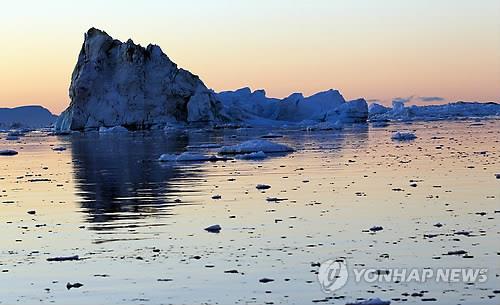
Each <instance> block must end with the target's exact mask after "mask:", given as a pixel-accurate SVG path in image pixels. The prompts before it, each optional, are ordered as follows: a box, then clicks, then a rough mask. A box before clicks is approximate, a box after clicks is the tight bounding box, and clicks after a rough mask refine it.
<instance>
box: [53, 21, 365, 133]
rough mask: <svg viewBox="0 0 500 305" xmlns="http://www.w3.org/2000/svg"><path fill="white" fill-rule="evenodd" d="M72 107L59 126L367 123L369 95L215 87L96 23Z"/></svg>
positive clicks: (75, 78) (74, 78)
mask: <svg viewBox="0 0 500 305" xmlns="http://www.w3.org/2000/svg"><path fill="white" fill-rule="evenodd" d="M69 97H70V99H71V102H70V105H69V106H68V108H67V109H66V110H65V111H63V113H61V115H60V116H59V118H58V119H57V121H56V123H55V130H56V132H67V131H70V130H76V131H85V130H98V129H99V128H101V127H105V128H110V127H115V126H122V127H124V128H126V129H128V130H130V131H134V130H142V129H161V128H166V129H165V131H171V128H169V126H180V125H182V124H198V125H200V123H201V124H203V126H209V127H210V126H212V127H214V126H222V128H228V127H231V126H242V125H248V126H285V125H286V126H288V124H289V123H290V122H292V123H298V122H301V121H304V120H308V121H314V122H316V123H318V122H337V121H341V122H346V123H356V122H366V120H367V118H368V106H367V103H366V101H365V100H364V99H358V100H354V101H346V100H345V99H344V97H343V96H342V95H341V94H340V92H339V91H338V90H333V89H330V90H327V91H323V92H319V93H316V94H313V95H311V96H308V97H305V96H304V95H303V94H302V93H293V94H291V95H290V96H288V97H286V98H283V99H277V98H270V97H267V96H266V92H265V91H264V90H256V91H253V92H252V91H251V90H250V89H249V88H242V89H239V90H236V91H224V92H220V93H216V92H214V91H213V90H211V89H208V88H207V87H206V86H205V84H204V83H203V82H202V81H201V80H200V78H199V77H198V76H196V75H194V74H192V73H191V72H189V71H187V70H184V69H181V68H178V67H177V65H176V64H175V63H174V62H173V61H171V60H170V58H168V56H167V55H166V54H164V53H163V51H162V50H161V49H160V47H159V46H157V45H152V44H150V45H148V46H147V47H142V46H140V45H138V44H135V43H134V42H133V41H132V40H131V39H129V40H127V41H126V42H121V41H119V40H116V39H113V38H112V37H111V36H109V35H108V34H107V33H106V32H104V31H101V30H98V29H95V28H91V29H89V30H88V31H87V33H86V34H85V36H84V42H83V45H82V48H81V51H80V54H79V56H78V61H77V63H76V66H75V68H74V70H73V73H72V75H71V84H70V88H69Z"/></svg>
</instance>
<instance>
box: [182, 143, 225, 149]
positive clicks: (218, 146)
mask: <svg viewBox="0 0 500 305" xmlns="http://www.w3.org/2000/svg"><path fill="white" fill-rule="evenodd" d="M221 146H222V145H220V144H212V143H209V144H199V145H188V146H187V148H188V149H195V148H220V147H221Z"/></svg>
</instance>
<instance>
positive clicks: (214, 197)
mask: <svg viewBox="0 0 500 305" xmlns="http://www.w3.org/2000/svg"><path fill="white" fill-rule="evenodd" d="M221 198H222V196H221V195H213V196H212V199H215V200H218V199H221Z"/></svg>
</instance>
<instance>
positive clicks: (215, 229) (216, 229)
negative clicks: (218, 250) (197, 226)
mask: <svg viewBox="0 0 500 305" xmlns="http://www.w3.org/2000/svg"><path fill="white" fill-rule="evenodd" d="M220 230H222V228H221V226H219V225H211V226H210V227H206V228H205V231H208V232H210V233H219V232H220Z"/></svg>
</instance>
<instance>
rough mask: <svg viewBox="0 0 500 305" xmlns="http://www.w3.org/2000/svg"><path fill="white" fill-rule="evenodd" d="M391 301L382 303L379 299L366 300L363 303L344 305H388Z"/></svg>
mask: <svg viewBox="0 0 500 305" xmlns="http://www.w3.org/2000/svg"><path fill="white" fill-rule="evenodd" d="M389 304H391V301H383V300H381V299H380V298H373V299H368V300H365V301H359V302H351V303H347V304H346V305H389Z"/></svg>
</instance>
